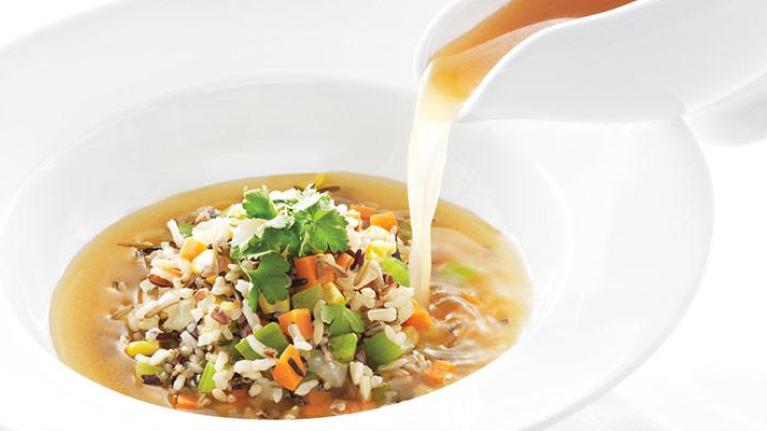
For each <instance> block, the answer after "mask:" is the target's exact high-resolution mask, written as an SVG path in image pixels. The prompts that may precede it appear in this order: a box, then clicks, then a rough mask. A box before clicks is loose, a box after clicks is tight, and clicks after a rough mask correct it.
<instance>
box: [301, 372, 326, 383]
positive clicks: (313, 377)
mask: <svg viewBox="0 0 767 431" xmlns="http://www.w3.org/2000/svg"><path fill="white" fill-rule="evenodd" d="M309 380H322V379H321V378H320V376H318V375H317V374H316V373H315V372H314V371H307V372H306V375H305V376H304V378H303V379H302V380H301V381H302V382H308V381H309Z"/></svg>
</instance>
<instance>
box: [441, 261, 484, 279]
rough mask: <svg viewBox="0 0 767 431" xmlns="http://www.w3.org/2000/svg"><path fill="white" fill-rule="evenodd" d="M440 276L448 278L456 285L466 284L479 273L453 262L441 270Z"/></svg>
mask: <svg viewBox="0 0 767 431" xmlns="http://www.w3.org/2000/svg"><path fill="white" fill-rule="evenodd" d="M439 275H441V276H443V277H447V278H448V279H450V280H452V281H454V282H456V283H459V284H460V283H466V282H467V281H470V280H471V279H472V278H474V276H476V275H477V271H475V270H474V268H471V267H470V266H467V265H464V264H463V263H460V262H456V261H452V262H448V263H446V264H444V265H443V266H442V268H440V269H439Z"/></svg>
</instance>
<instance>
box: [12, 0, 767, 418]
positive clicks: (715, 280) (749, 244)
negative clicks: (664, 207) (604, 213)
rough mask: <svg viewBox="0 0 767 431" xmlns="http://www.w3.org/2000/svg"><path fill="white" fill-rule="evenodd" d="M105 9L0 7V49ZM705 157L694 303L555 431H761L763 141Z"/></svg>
mask: <svg viewBox="0 0 767 431" xmlns="http://www.w3.org/2000/svg"><path fill="white" fill-rule="evenodd" d="M106 3H108V0H0V46H2V45H4V44H6V43H8V42H9V41H11V40H13V39H15V38H17V37H20V36H23V35H24V34H26V33H29V32H31V31H34V30H36V29H38V28H39V27H41V26H43V25H45V24H48V23H51V22H53V21H57V20H59V19H62V18H64V17H67V16H69V15H71V14H74V13H77V12H80V11H82V10H85V9H89V8H91V7H95V6H99V5H103V4H106ZM765 121H767V119H765ZM704 152H705V155H706V158H707V159H708V162H709V164H710V169H711V176H712V179H713V185H714V198H715V208H714V209H715V227H714V237H713V242H712V247H711V253H710V257H709V264H708V268H707V272H706V276H705V278H704V281H703V284H702V286H701V288H700V291H699V293H698V297H697V298H696V300H695V301H694V303H693V305H692V307H691V309H690V310H689V312H688V314H687V315H686V316H685V318H684V319H683V321H682V323H681V324H680V325H679V327H678V328H677V330H676V331H675V332H674V333H673V335H672V336H671V337H670V338H669V339H668V340H667V341H666V343H665V344H663V346H662V347H661V348H660V350H658V352H657V353H656V354H655V355H654V356H653V357H652V358H651V359H650V360H649V361H648V362H647V363H646V364H645V365H643V366H642V367H641V368H640V369H639V370H637V371H636V372H635V373H634V374H633V375H632V376H631V377H629V378H628V379H627V380H625V381H624V382H623V383H621V384H620V385H619V386H618V387H616V388H615V389H614V390H613V391H612V392H611V393H609V394H608V395H607V396H606V397H605V398H604V399H602V400H600V401H599V402H597V403H596V404H595V405H593V406H591V407H588V408H586V409H585V410H584V411H582V412H580V413H579V414H577V415H576V416H575V417H573V418H571V419H569V420H568V421H566V423H565V424H561V425H559V426H555V427H554V428H556V429H558V430H565V429H567V430H571V429H583V430H589V431H595V430H625V429H632V430H634V429H636V430H658V429H663V430H666V429H671V430H764V429H767V142H762V143H757V144H754V145H749V146H739V147H709V146H707V147H705V148H704ZM1 168H2V166H0V169H1Z"/></svg>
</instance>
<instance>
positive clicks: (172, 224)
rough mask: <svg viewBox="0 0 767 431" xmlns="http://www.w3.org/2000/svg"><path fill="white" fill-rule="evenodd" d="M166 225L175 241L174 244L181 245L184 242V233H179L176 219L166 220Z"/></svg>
mask: <svg viewBox="0 0 767 431" xmlns="http://www.w3.org/2000/svg"><path fill="white" fill-rule="evenodd" d="M166 226H168V230H169V231H170V234H171V236H172V237H173V242H175V243H176V246H177V247H179V248H180V247H181V245H183V244H184V235H181V231H180V230H179V228H178V223H176V220H173V219H170V220H168V223H166Z"/></svg>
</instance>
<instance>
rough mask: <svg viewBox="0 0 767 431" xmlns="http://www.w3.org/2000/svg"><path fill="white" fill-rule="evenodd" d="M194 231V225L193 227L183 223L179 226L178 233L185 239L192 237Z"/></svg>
mask: <svg viewBox="0 0 767 431" xmlns="http://www.w3.org/2000/svg"><path fill="white" fill-rule="evenodd" d="M193 229H194V225H191V224H189V223H181V224H179V225H178V231H179V232H180V233H181V236H183V237H184V238H187V237H190V236H192V230H193Z"/></svg>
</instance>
